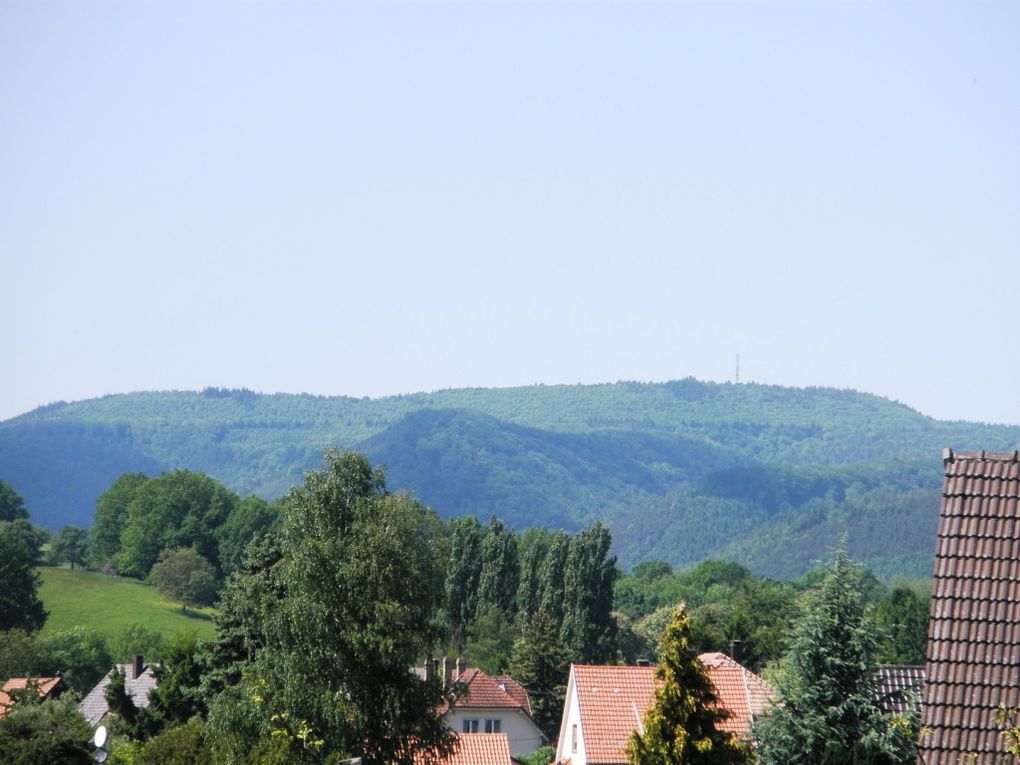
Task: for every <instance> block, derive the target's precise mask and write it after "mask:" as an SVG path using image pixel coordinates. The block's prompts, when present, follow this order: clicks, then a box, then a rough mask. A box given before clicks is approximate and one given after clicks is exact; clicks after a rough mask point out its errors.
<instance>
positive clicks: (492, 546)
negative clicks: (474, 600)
mask: <svg viewBox="0 0 1020 765" xmlns="http://www.w3.org/2000/svg"><path fill="white" fill-rule="evenodd" d="M481 563H482V565H481V569H480V571H479V576H478V611H479V612H481V611H485V610H487V609H490V608H495V609H496V610H498V611H499V612H500V613H501V614H503V617H504V618H505V619H506V620H507V621H510V622H512V621H513V618H514V616H515V615H516V612H517V583H518V581H519V580H520V576H521V564H520V560H519V556H518V552H517V535H516V534H515V533H514V532H513V531H512V530H511V529H508V528H507V527H506V526H505V525H503V522H502V521H500V520H499V519H498V518H497V517H496V516H495V515H494V516H492V518H491V519H490V520H489V528H488V529H487V530H486V532H485V536H484V537H482V562H481Z"/></svg>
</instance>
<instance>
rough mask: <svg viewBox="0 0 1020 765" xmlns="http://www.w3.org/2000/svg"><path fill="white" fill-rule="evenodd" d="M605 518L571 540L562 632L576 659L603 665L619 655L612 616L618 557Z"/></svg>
mask: <svg viewBox="0 0 1020 765" xmlns="http://www.w3.org/2000/svg"><path fill="white" fill-rule="evenodd" d="M611 544H612V538H611V537H610V535H609V529H607V528H606V527H605V525H603V523H602V521H595V522H594V523H592V524H591V525H589V526H586V527H585V528H584V529H582V530H581V532H580V533H578V534H577V535H575V536H574V538H573V539H571V541H570V549H569V552H568V554H567V562H566V566H565V567H564V573H563V624H562V626H561V628H560V635H561V636H562V638H563V642H564V643H566V645H567V647H568V648H569V649H570V654H571V656H572V657H573V658H574V660H575V661H578V662H581V663H585V664H601V663H605V662H608V661H612V660H613V659H614V658H615V657H616V652H617V648H618V646H617V641H616V621H615V620H614V619H613V616H612V609H613V582H614V580H615V578H616V558H615V557H614V558H610V557H609V547H610V545H611Z"/></svg>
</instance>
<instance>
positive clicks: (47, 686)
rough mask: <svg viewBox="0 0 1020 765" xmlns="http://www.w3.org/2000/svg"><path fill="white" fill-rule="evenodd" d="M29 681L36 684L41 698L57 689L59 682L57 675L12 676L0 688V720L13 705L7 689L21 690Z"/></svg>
mask: <svg viewBox="0 0 1020 765" xmlns="http://www.w3.org/2000/svg"><path fill="white" fill-rule="evenodd" d="M29 681H31V682H34V683H35V684H36V686H37V689H38V692H39V698H43V699H45V698H47V697H48V696H49V695H50V694H51V693H53V692H54V691H56V690H58V686H60V684H61V679H60V678H59V677H31V678H29V677H12V678H11V679H10V680H8V681H7V682H6V683H4V684H3V687H2V688H0V720H2V719H3V718H5V717H6V716H7V712H8V711H9V710H10V708H11V706H13V703H12V701H11V696H10V693H9V691H20V690H23V689H24V688H26V687H27V686H28V683H29Z"/></svg>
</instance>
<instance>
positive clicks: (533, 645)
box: [510, 611, 570, 741]
mask: <svg viewBox="0 0 1020 765" xmlns="http://www.w3.org/2000/svg"><path fill="white" fill-rule="evenodd" d="M510 674H511V676H512V677H513V678H514V679H515V680H517V682H519V683H520V684H521V685H523V686H524V687H525V688H526V689H527V691H528V696H530V697H531V708H532V711H533V717H534V719H535V722H537V723H538V727H540V728H541V729H542V730H543V731H544V732H545V733H546V735H547V736H549V740H550V741H555V740H556V736H557V731H558V730H559V727H560V718H561V717H562V716H563V701H564V698H565V697H566V693H567V677H568V675H569V674H570V655H569V654H568V653H567V647H566V646H565V645H564V644H563V641H562V640H560V636H559V630H558V629H557V628H556V624H555V623H554V622H553V620H552V619H550V618H549V616H548V615H547V614H546V613H544V612H542V611H537V612H536V613H535V614H533V615H532V617H531V618H530V619H529V620H528V621H527V622H526V623H525V625H524V629H523V631H522V632H521V636H520V637H519V638H518V639H517V640H516V641H515V642H514V648H513V653H512V654H511V656H510Z"/></svg>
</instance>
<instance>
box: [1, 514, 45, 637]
mask: <svg viewBox="0 0 1020 765" xmlns="http://www.w3.org/2000/svg"><path fill="white" fill-rule="evenodd" d="M15 523H17V521H15ZM34 565H35V558H34V556H33V554H32V551H31V550H29V549H28V548H27V547H26V546H25V545H24V544H22V543H20V542H18V541H15V540H12V539H11V537H10V536H8V535H7V534H6V533H4V532H3V530H0V582H3V586H2V587H0V631H2V630H9V629H14V628H22V629H26V630H36V629H39V628H40V627H42V625H43V623H44V622H45V621H46V610H45V609H44V608H43V605H42V602H41V601H40V600H39V575H38V574H36V573H35V571H34V569H33V566H34Z"/></svg>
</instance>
